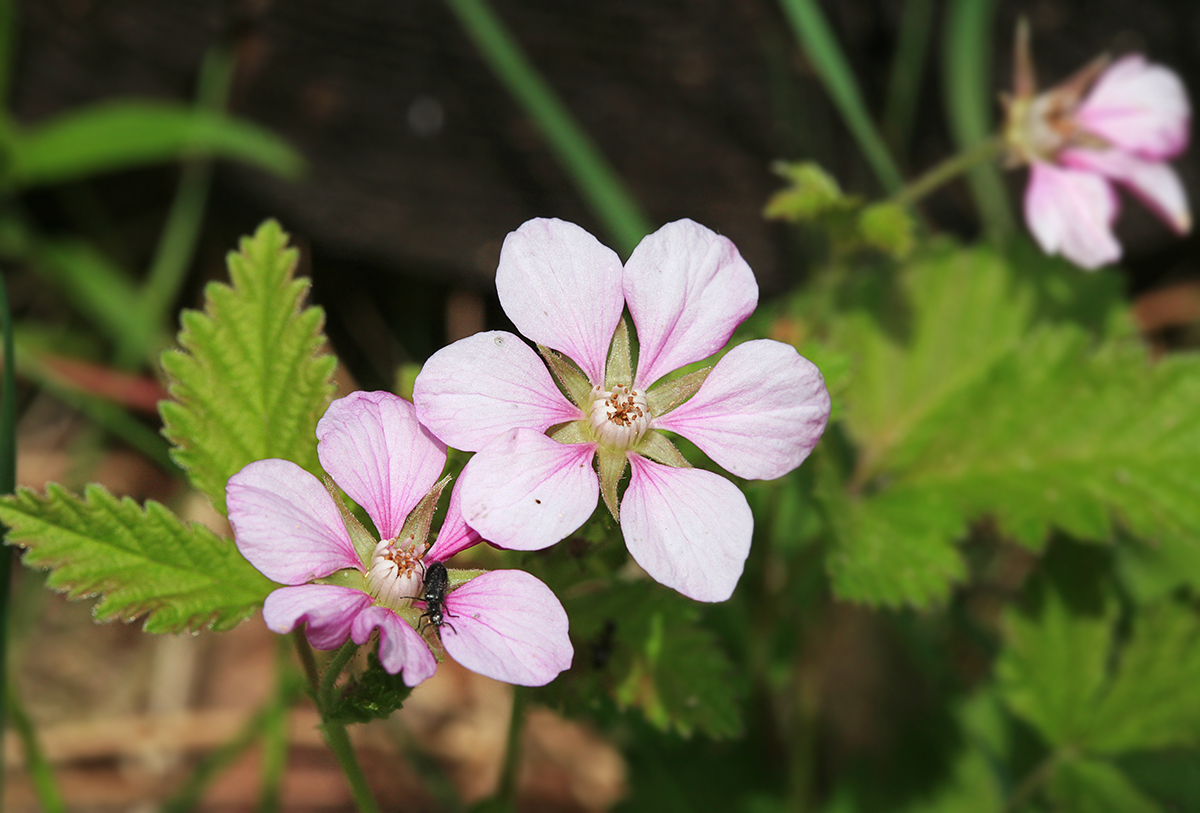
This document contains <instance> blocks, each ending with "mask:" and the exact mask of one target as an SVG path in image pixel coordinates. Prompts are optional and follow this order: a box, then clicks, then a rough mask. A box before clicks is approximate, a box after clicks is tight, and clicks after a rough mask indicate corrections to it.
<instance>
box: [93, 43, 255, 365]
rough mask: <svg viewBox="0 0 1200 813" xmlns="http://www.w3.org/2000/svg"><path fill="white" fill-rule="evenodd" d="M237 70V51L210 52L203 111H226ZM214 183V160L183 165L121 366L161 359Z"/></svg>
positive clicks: (200, 95)
mask: <svg viewBox="0 0 1200 813" xmlns="http://www.w3.org/2000/svg"><path fill="white" fill-rule="evenodd" d="M234 67H235V61H234V57H233V51H232V50H231V49H229V48H226V47H223V46H218V47H216V48H214V49H212V50H210V51H209V53H208V54H207V55H206V56H205V59H204V64H203V66H202V67H201V70H200V82H199V88H198V90H197V100H196V107H197V109H198V110H207V111H220V110H221V109H223V108H224V106H225V102H226V100H227V98H228V96H229V88H230V85H231V83H232V81H233V72H234ZM211 180H212V161H211V160H208V159H203V158H198V159H195V160H192V161H188V162H186V163H185V164H184V165H183V169H182V171H181V174H180V178H179V186H178V187H177V188H176V190H175V197H174V199H173V200H172V201H171V208H170V211H169V212H168V213H167V221H166V224H165V225H164V226H163V231H162V234H161V235H160V236H159V240H158V246H157V248H156V249H155V252H154V259H153V260H152V261H151V263H150V272H149V275H148V276H147V279H146V284H145V286H144V287H143V288H142V290H141V293H140V295H139V298H138V301H137V314H138V316H137V319H136V320H134V322H135V325H136V329H134V330H130V331H129V332H127V333H125V334H124V336H123V337H122V338H123V341H121V342H120V343H119V344H118V346H117V353H116V363H117V366H119V367H129V366H133V365H135V364H137V363H139V362H142V361H144V360H146V359H148V358H150V357H152V356H155V355H157V350H158V348H157V346H156V344H155V340H156V339H157V338H158V336H159V334H161V333H163V332H164V331H165V329H166V321H167V316H168V312H169V311H170V309H171V307H172V306H173V305H174V302H175V298H176V297H177V296H178V295H179V288H180V286H181V285H182V284H183V281H184V278H185V277H186V275H187V270H188V267H189V266H190V265H191V262H192V257H193V255H194V254H195V252H196V243H197V242H198V241H199V239H200V228H201V226H202V225H203V223H204V212H205V208H206V207H207V205H208V190H209V186H210V183H211Z"/></svg>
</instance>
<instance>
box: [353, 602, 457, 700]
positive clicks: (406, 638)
mask: <svg viewBox="0 0 1200 813" xmlns="http://www.w3.org/2000/svg"><path fill="white" fill-rule="evenodd" d="M377 628H378V630H379V662H380V663H381V664H383V668H384V669H386V670H387V671H388V672H389V673H391V674H393V675H394V674H396V673H397V672H400V673H401V677H402V678H403V679H404V685H405V686H416V685H417V684H418V683H422V682H424V681H426V680H428V679H429V678H431V677H433V673H434V672H436V671H437V659H436V658H434V657H433V653H432V652H431V651H430V650H429V644H427V643H425V640H424V639H423V638H421V636H420V635H418V634H417V631H416V630H415V629H413V628H412V627H410V626H409V625H408V624H406V623H404V622H403V621H401V620H400V617H399V616H398V615H396V614H395V613H394V612H392V611H391V610H389V609H388V608H386V607H368V608H367V609H365V610H363V611H362V612H361V613H359V614H358V616H357V617H356V618H355V619H354V625H353V627H352V628H351V630H350V637H351V639H352V640H353V641H354V643H356V644H358V645H359V646H362V645H363V644H365V643H366V642H367V641H368V640H369V639H370V637H371V633H372V632H373V631H374V630H375V629H377Z"/></svg>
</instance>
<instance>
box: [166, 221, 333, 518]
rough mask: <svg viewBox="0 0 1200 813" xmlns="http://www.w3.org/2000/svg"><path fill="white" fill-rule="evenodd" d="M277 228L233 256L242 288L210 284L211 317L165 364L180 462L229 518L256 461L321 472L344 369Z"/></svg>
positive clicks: (193, 319) (187, 320)
mask: <svg viewBox="0 0 1200 813" xmlns="http://www.w3.org/2000/svg"><path fill="white" fill-rule="evenodd" d="M287 240H288V236H287V234H285V233H284V232H283V230H282V229H281V228H280V227H279V224H278V223H276V222H275V221H273V220H268V221H267V222H266V223H264V224H263V225H262V226H260V227H259V229H258V231H257V232H256V233H255V234H254V236H253V237H247V238H243V240H242V241H241V245H240V250H239V251H238V253H231V254H230V255H229V274H230V278H231V280H232V287H231V286H229V285H224V284H221V283H215V282H214V283H209V285H208V287H207V288H206V289H205V294H206V296H205V299H206V304H205V309H204V311H203V312H199V311H185V312H184V313H183V316H182V319H181V321H182V323H183V330H182V331H181V332H180V334H179V344H180V345H181V347H182V348H183V350H182V352H180V351H177V350H170V351H167V352H165V353H164V354H163V355H162V367H163V370H164V371H165V372H166V374H167V379H168V390H169V392H170V393H171V395H172V397H173V400H171V401H163V402H162V403H161V404H160V405H159V411H160V413H161V414H162V419H163V434H165V435H166V436H167V438H168V439H169V440H171V442H172V443H174V444H175V446H176V448H175V449H174V450H173V452H172V455H173V457H174V458H175V461H176V462H177V463H178V464H179V465H180V466H181V467H183V469H184V470H185V471H187V473H188V477H189V478H190V479H191V481H192V484H193V485H195V487H196V488H197V489H199V490H200V491H202V492H203V493H205V494H207V495H208V496H209V497H210V498H211V499H212V501H213V504H214V505H215V506H216V507H217V509H218V510H220V511H221V512H222V513H224V511H225V484H226V482H227V481H228V480H229V478H230V476H232V475H233V474H235V473H237V472H238V471H239V470H240V469H241V468H242V467H243V466H245V465H246V464H247V463H250V462H252V461H254V460H261V459H264V458H269V457H275V458H282V459H285V460H291V461H293V462H295V463H297V464H299V465H300V466H303V467H304V468H306V469H308V470H309V471H312V472H314V473H316V472H318V471H319V469H318V465H317V454H316V447H317V443H316V436H315V434H314V432H315V430H316V425H317V421H318V419H319V418H320V417H321V415H322V413H323V412H324V411H325V407H326V406H328V404H329V400H330V397H331V396H332V394H333V382H332V380H331V375H332V373H333V368H334V364H335V360H334V358H333V357H332V356H330V355H326V354H324V353H322V352H321V347H322V345H323V343H324V337H323V335H322V333H321V328H322V325H323V322H324V318H325V317H324V312H323V311H322V310H321V309H320V308H317V307H309V308H304V309H301V308H300V303H301V300H302V299H303V297H304V294H305V292H306V291H307V290H308V286H309V283H308V280H306V279H293V276H292V275H293V272H294V270H295V266H296V251H295V249H289V248H288V247H287Z"/></svg>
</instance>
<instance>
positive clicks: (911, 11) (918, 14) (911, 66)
mask: <svg viewBox="0 0 1200 813" xmlns="http://www.w3.org/2000/svg"><path fill="white" fill-rule="evenodd" d="M932 25H933V0H906V2H905V3H904V16H903V17H902V18H901V20H900V34H899V37H898V42H897V44H896V56H895V59H894V60H893V62H892V77H891V78H892V81H891V83H890V84H889V86H888V97H887V104H886V106H885V107H884V113H883V132H884V133H885V134H887V138H888V141H889V142H891V145H892V148H893V149H894V150H895V151H896V153H897V154H898V155H900V156H901V157H903V156H905V155H907V154H908V149H909V143H910V141H911V140H912V130H913V121H914V118H915V116H916V112H917V101H918V99H919V98H920V92H921V75H922V74H923V73H924V72H925V57H926V52H927V51H928V50H929V34H930V29H931V28H932Z"/></svg>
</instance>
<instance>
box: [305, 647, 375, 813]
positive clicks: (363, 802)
mask: <svg viewBox="0 0 1200 813" xmlns="http://www.w3.org/2000/svg"><path fill="white" fill-rule="evenodd" d="M297 648H298V649H299V650H301V651H302V652H303V651H304V650H306V649H308V644H307V642H303V641H302V639H301V640H297ZM357 651H358V646H356V645H355V643H354V642H353V641H347V642H346V643H345V645H344V646H343V647H342V648H341V649H339V650H338V651H337V652H335V653H334V655H333V657H332V658H330V659H329V663H328V664H327V665H326V667H325V674H324V675H323V676H322V677H321V679H320V682H319V683H318V682H317V681H316V679H315V678H316V675H315V673H313V672H309V670H308V667H307V665H306V666H305V671H306V672H308V676H309V681H310V683H312V685H313V688H314V689H315V692H316V699H317V710H318V711H319V712H320V713H321V720H322V723H321V731H322V733H324V735H325V744H326V745H328V746H329V750H330V751H332V752H333V756H334V758H335V759H337V761H338V765H340V766H341V768H342V773H343V774H345V776H346V781H347V782H349V783H350V793H351V794H352V795H353V796H354V804H355V806H356V807H357V808H358V809H359V810H360V811H363V813H380V810H379V805H378V804H376V802H375V796H374V795H373V794H372V793H371V786H370V785H369V784H368V783H367V777H366V774H364V773H363V770H362V766H361V765H359V764H358V757H356V756H355V755H354V746H353V745H351V743H350V735H349V734H347V733H346V727H345V726H344V725H342V724H341V723H335V722H333V721H332V720H330V719H329V717H328V714H329V708H330V707H331V706H332V705H333V701H334V699H335V696H336V694H337V680H338V677H340V676H341V674H342V670H344V669H345V668H346V664H348V663H349V662H350V659H351V658H353V657H354V653H355V652H357ZM311 654H312V653H311V650H309V656H310V657H311ZM303 660H304V658H303V656H301V661H303Z"/></svg>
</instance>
